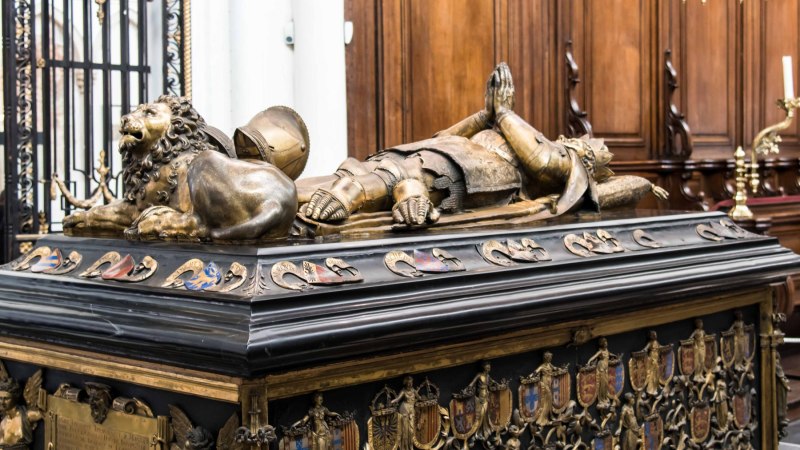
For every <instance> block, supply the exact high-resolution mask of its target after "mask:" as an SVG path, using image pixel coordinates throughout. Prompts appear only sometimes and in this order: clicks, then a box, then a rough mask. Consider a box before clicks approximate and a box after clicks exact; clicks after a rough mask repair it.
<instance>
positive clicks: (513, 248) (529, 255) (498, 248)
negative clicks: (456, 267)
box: [478, 238, 552, 266]
mask: <svg viewBox="0 0 800 450" xmlns="http://www.w3.org/2000/svg"><path fill="white" fill-rule="evenodd" d="M478 251H479V252H480V254H481V256H483V259H485V260H486V261H488V262H490V263H492V264H496V265H498V266H511V265H514V261H516V262H523V263H525V262H539V261H551V260H552V258H551V257H550V253H548V252H547V250H545V249H544V247H542V246H541V245H539V244H537V243H536V241H534V240H533V239H529V238H522V239H520V240H519V241H515V240H513V239H509V240H507V241H506V243H505V244H503V243H501V242H499V241H495V240H491V241H486V242H484V243H483V244H480V245H479V246H478ZM500 255H502V256H503V257H501V256H500Z"/></svg>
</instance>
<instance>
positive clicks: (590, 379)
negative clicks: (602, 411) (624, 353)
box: [520, 366, 611, 408]
mask: <svg viewBox="0 0 800 450" xmlns="http://www.w3.org/2000/svg"><path fill="white" fill-rule="evenodd" d="M609 372H611V367H609ZM577 378H578V380H577V382H578V403H580V405H581V406H583V407H584V408H588V407H590V406H592V404H594V402H595V400H597V368H596V367H595V366H585V367H581V368H580V369H578V376H577ZM608 384H609V386H610V385H611V380H609V383H608ZM520 389H521V387H520ZM520 404H522V401H521V398H520Z"/></svg>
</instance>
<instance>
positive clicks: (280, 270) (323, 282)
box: [270, 258, 364, 291]
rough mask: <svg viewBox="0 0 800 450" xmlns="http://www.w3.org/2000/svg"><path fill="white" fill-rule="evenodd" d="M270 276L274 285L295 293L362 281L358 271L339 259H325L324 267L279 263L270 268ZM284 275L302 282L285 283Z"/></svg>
mask: <svg viewBox="0 0 800 450" xmlns="http://www.w3.org/2000/svg"><path fill="white" fill-rule="evenodd" d="M326 267H327V269H326ZM270 274H271V275H272V281H273V282H274V283H275V284H277V285H278V286H280V287H282V288H284V289H292V290H295V291H304V290H306V289H310V288H311V286H331V285H337V284H345V283H358V282H360V281H363V280H364V278H363V277H362V276H361V273H360V272H359V271H358V269H356V268H355V267H353V266H351V265H350V264H348V263H347V262H345V261H344V260H341V259H339V258H327V259H326V260H325V267H322V266H320V265H318V264H315V263H313V262H310V261H303V262H302V264H301V266H300V267H297V266H296V265H295V264H294V263H293V262H290V261H281V262H279V263H275V264H274V265H273V266H272V268H271V269H270ZM286 275H293V276H295V277H297V278H299V279H300V280H301V281H302V282H300V283H298V282H290V281H287V280H286Z"/></svg>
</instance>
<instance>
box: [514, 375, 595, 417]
mask: <svg viewBox="0 0 800 450" xmlns="http://www.w3.org/2000/svg"><path fill="white" fill-rule="evenodd" d="M517 392H518V394H519V415H520V417H521V418H522V420H524V421H525V422H529V421H531V420H533V418H534V417H535V414H536V412H537V411H538V410H539V399H540V396H539V382H538V381H534V380H525V379H523V380H522V381H521V382H520V385H519V389H518V390H517ZM595 394H597V391H596V390H595Z"/></svg>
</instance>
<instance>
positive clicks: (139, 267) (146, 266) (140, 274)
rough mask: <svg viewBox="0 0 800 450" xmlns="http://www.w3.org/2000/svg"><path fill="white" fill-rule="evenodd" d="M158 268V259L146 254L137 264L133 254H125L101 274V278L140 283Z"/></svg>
mask: <svg viewBox="0 0 800 450" xmlns="http://www.w3.org/2000/svg"><path fill="white" fill-rule="evenodd" d="M156 270H158V261H156V260H155V259H153V258H151V257H150V256H145V257H144V258H142V262H140V263H139V264H136V260H135V259H133V256H131V255H125V257H124V258H122V259H120V260H119V261H117V262H116V263H115V264H113V265H112V266H111V267H109V268H108V269H106V270H104V271H103V273H102V274H100V278H102V279H104V280H114V281H125V282H128V283H138V282H140V281H144V280H146V279H148V278H150V277H151V276H153V274H155V273H156Z"/></svg>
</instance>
